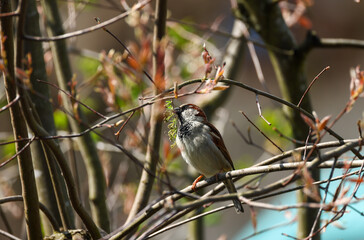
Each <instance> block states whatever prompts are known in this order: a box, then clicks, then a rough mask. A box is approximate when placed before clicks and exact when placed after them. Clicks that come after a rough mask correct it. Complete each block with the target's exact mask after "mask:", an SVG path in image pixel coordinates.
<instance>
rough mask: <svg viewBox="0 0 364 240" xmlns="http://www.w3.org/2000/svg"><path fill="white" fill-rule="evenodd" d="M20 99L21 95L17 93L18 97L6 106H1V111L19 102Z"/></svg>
mask: <svg viewBox="0 0 364 240" xmlns="http://www.w3.org/2000/svg"><path fill="white" fill-rule="evenodd" d="M19 99H20V96H19V95H16V97H15V98H14V99H13V100H11V101H10V102H9V103H8V104H6V105H5V106H4V107H2V108H0V113H1V112H2V111H5V110H6V109H8V108H10V107H11V106H13V104H15V103H16V102H18V100H19Z"/></svg>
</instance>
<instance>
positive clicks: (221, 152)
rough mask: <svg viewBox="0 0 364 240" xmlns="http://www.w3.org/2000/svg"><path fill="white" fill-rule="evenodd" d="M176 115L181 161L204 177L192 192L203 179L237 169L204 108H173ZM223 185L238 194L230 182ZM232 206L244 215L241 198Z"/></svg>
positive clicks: (227, 180)
mask: <svg viewBox="0 0 364 240" xmlns="http://www.w3.org/2000/svg"><path fill="white" fill-rule="evenodd" d="M173 112H174V113H175V114H176V115H177V119H178V122H179V127H178V130H177V137H176V144H177V146H178V148H179V149H180V151H181V155H182V158H183V159H184V160H185V161H186V162H187V163H188V164H189V165H191V166H192V167H194V168H195V169H196V170H197V171H198V172H199V173H200V174H201V175H200V176H199V177H198V178H196V180H195V181H194V183H193V184H192V189H193V190H195V187H196V184H197V182H198V181H199V180H200V179H201V178H202V177H203V176H205V177H212V176H215V175H217V174H219V173H221V172H227V171H231V170H235V168H234V164H233V162H232V160H231V157H230V154H229V152H228V150H227V149H226V147H225V143H224V140H223V138H222V136H221V134H220V132H219V131H218V130H217V129H216V127H215V126H214V125H212V124H211V123H210V122H208V120H207V117H206V114H205V113H204V111H203V110H202V109H201V108H199V107H198V106H196V105H194V104H190V103H188V104H183V105H181V106H180V107H176V108H174V110H173ZM223 183H224V184H225V187H226V188H227V190H228V191H229V193H237V191H236V188H235V185H234V182H233V181H232V180H231V179H226V180H223ZM233 203H234V207H235V210H236V212H237V213H242V212H244V209H243V206H242V204H241V202H240V201H239V199H238V198H236V199H233Z"/></svg>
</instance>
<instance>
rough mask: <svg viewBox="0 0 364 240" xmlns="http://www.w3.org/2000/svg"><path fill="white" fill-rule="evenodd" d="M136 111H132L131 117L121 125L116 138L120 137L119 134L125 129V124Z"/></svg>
mask: <svg viewBox="0 0 364 240" xmlns="http://www.w3.org/2000/svg"><path fill="white" fill-rule="evenodd" d="M134 113H135V111H134V112H132V113H131V114H130V115H129V117H128V118H127V119H126V120H125V121H124V123H123V125H121V127H120V129H119V131H117V133H115V136H116V139H119V135H120V133H121V131H122V130H123V129H124V127H125V125H126V124H127V123H128V122H129V120H130V118H131V117H132V116H133V115H134Z"/></svg>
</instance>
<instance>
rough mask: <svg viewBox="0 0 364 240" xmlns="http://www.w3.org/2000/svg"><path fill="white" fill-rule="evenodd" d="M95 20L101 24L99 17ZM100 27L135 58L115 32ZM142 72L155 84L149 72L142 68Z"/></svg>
mask: <svg viewBox="0 0 364 240" xmlns="http://www.w3.org/2000/svg"><path fill="white" fill-rule="evenodd" d="M95 20H96V22H97V24H101V21H100V19H99V18H95ZM102 29H103V30H104V31H105V32H107V33H108V34H110V35H111V36H112V37H113V38H114V39H115V40H116V41H117V42H118V43H119V44H120V45H121V46H123V48H124V49H125V50H126V51H127V52H128V54H129V56H130V57H131V58H133V59H134V60H135V57H134V56H133V54H132V53H131V51H130V50H129V49H128V47H127V46H126V45H125V44H124V43H123V42H122V41H120V39H119V38H117V37H116V36H115V34H113V33H112V32H111V31H109V29H107V28H106V27H103V28H102ZM143 73H144V75H145V76H146V77H147V78H148V79H149V81H151V82H152V83H153V85H154V86H156V85H155V82H154V80H153V78H152V77H151V76H150V74H149V73H148V72H147V71H146V70H145V69H143Z"/></svg>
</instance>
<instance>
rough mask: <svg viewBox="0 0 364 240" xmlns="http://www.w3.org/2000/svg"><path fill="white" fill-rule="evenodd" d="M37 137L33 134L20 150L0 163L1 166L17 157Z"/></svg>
mask: <svg viewBox="0 0 364 240" xmlns="http://www.w3.org/2000/svg"><path fill="white" fill-rule="evenodd" d="M34 139H35V137H34V136H33V137H32V138H31V139H30V140H29V141H28V142H27V143H26V144H25V145H24V146H23V147H22V148H21V149H20V150H18V151H17V152H16V153H15V154H14V155H13V156H12V157H11V158H9V159H8V160H6V161H4V162H2V163H1V164H0V168H2V167H4V166H5V165H6V164H8V163H9V162H11V161H12V160H13V159H15V158H17V157H18V156H19V155H20V154H21V153H22V152H23V151H24V150H25V149H27V148H28V147H29V146H30V144H31V143H32V142H33V141H34Z"/></svg>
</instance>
